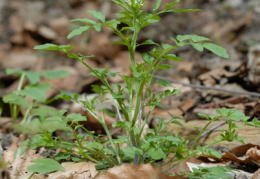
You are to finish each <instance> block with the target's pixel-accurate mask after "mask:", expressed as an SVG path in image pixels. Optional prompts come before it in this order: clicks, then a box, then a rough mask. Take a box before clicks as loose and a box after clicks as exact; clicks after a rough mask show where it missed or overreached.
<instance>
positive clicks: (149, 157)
mask: <svg viewBox="0 0 260 179" xmlns="http://www.w3.org/2000/svg"><path fill="white" fill-rule="evenodd" d="M112 1H113V2H114V3H116V4H117V5H119V6H120V7H122V9H123V11H122V12H119V13H118V15H120V16H121V17H120V18H118V19H113V20H109V21H107V20H106V18H105V16H104V15H103V14H102V13H101V12H97V11H94V10H89V11H87V12H88V13H90V14H91V15H92V16H93V17H94V18H96V19H97V21H94V20H91V19H87V18H83V19H74V20H72V22H81V23H83V24H85V25H84V26H81V27H79V28H77V29H75V30H73V31H72V32H71V33H70V34H69V35H68V38H69V39H70V38H72V37H74V36H76V35H81V34H82V33H83V32H85V31H88V30H90V29H95V30H96V31H98V32H99V31H100V30H101V28H102V27H108V28H111V29H113V31H114V33H115V34H116V35H118V36H119V37H121V38H122V41H116V42H113V43H112V44H122V45H125V46H126V47H127V48H128V50H129V55H130V59H131V64H132V66H131V68H130V71H131V75H129V76H126V75H122V74H120V73H112V72H108V71H107V68H106V69H99V68H91V67H90V66H89V65H88V63H87V62H85V61H84V59H86V58H90V57H92V56H84V55H81V54H79V53H74V52H70V50H71V49H73V48H74V47H72V46H69V45H55V44H45V45H39V46H36V47H35V48H34V49H36V50H54V51H60V52H64V53H66V54H67V56H68V57H69V58H74V59H76V60H78V61H80V62H81V63H82V64H83V65H85V66H86V67H87V68H88V69H90V70H91V74H92V75H93V76H95V77H97V78H99V80H100V81H101V82H102V83H103V85H102V86H97V85H94V86H93V91H94V92H96V93H97V94H98V95H97V96H96V97H95V98H92V99H88V98H87V97H86V98H85V99H81V98H80V97H79V95H77V94H72V93H68V92H64V93H63V94H61V95H60V96H59V97H60V98H62V99H68V100H73V101H76V102H78V103H80V104H82V105H83V106H84V108H85V109H86V110H87V111H88V112H89V113H90V114H92V115H93V116H94V117H95V118H96V120H97V121H99V122H100V123H101V124H102V126H103V128H104V131H105V132H106V135H107V137H108V140H104V139H103V138H102V136H100V135H96V134H94V132H93V131H89V130H88V129H86V128H85V127H84V126H83V125H81V124H80V122H81V121H85V120H87V119H86V118H85V117H83V116H80V115H79V114H70V115H68V116H66V115H64V114H65V112H66V111H65V110H61V111H57V110H54V109H52V110H47V111H46V106H45V107H44V106H41V107H40V108H37V109H36V110H34V111H33V112H34V115H37V117H38V119H40V120H38V119H35V120H34V123H31V124H30V126H39V123H40V124H41V125H42V128H40V129H38V130H37V131H35V132H36V133H38V134H36V135H35V136H34V137H33V138H31V139H28V140H26V141H25V142H24V143H23V144H24V147H25V148H28V147H30V148H33V149H35V148H37V147H40V146H44V147H46V148H50V149H57V148H63V149H65V151H66V152H60V153H59V154H58V155H56V156H55V159H56V160H73V161H82V160H87V161H92V162H94V163H96V164H97V166H96V167H97V169H106V168H108V167H113V166H116V165H121V164H123V163H132V164H135V165H136V164H140V163H155V164H158V165H160V166H163V165H166V164H171V166H170V167H169V168H168V169H167V170H166V172H167V171H169V170H170V169H171V168H173V167H174V166H176V165H178V164H179V163H180V162H181V161H183V160H184V159H187V158H190V157H196V156H200V155H203V154H210V155H213V156H215V157H218V158H220V157H221V155H220V154H219V153H218V152H216V151H214V150H213V149H211V148H210V147H211V146H212V145H214V144H216V143H218V142H221V141H225V140H227V141H233V140H239V141H243V139H241V138H240V137H238V135H237V133H236V129H237V128H238V127H237V126H236V124H235V122H236V121H244V124H243V125H246V124H247V122H246V120H247V119H248V117H246V116H245V115H244V114H243V113H242V112H240V111H238V110H235V109H226V108H222V109H220V110H217V113H218V115H212V116H207V115H204V114H200V115H201V116H203V117H205V118H206V119H208V120H209V123H208V125H209V124H210V123H212V122H213V121H215V120H218V119H219V118H222V117H227V118H228V119H229V120H227V122H226V123H227V124H228V127H229V128H228V130H227V131H223V134H222V135H221V136H220V137H219V139H216V140H215V142H213V143H212V144H209V145H207V146H197V141H198V139H199V138H200V136H201V135H202V133H203V132H205V131H206V130H207V126H208V125H206V126H205V128H203V130H202V131H200V134H199V135H198V136H197V137H196V140H195V142H194V143H193V145H192V146H191V148H190V149H189V148H188V144H189V141H187V140H185V139H183V138H181V137H180V136H178V134H172V133H170V132H169V131H167V130H166V129H165V127H166V125H167V124H169V123H175V124H179V125H181V123H179V122H178V121H177V120H178V119H180V118H178V117H176V116H174V115H172V114H169V115H170V116H171V120H169V121H165V120H164V119H160V122H159V124H158V125H155V128H154V129H149V131H148V132H144V127H145V124H146V122H147V120H148V118H149V116H150V115H151V112H152V110H153V109H154V108H155V107H163V106H162V105H161V104H160V100H162V99H163V98H166V97H168V96H171V95H175V94H178V93H179V90H177V89H174V87H173V86H172V85H171V84H170V83H169V82H168V81H166V80H163V79H159V80H158V79H156V78H155V72H156V70H158V69H162V70H168V69H171V68H172V66H171V65H168V64H165V63H164V62H165V61H166V60H172V61H182V59H180V58H179V57H177V56H176V55H174V54H171V51H172V50H174V49H178V48H179V47H182V46H184V45H191V46H193V47H194V48H195V49H196V50H198V51H203V49H204V48H205V49H208V50H210V51H211V52H213V53H214V54H216V55H218V56H220V57H223V58H228V54H227V52H226V50H225V49H224V48H222V47H220V46H218V45H215V44H213V43H208V41H210V39H208V38H206V37H202V36H197V35H178V36H176V38H173V37H170V39H171V40H172V43H174V45H171V44H161V45H160V44H158V43H155V42H153V41H152V40H147V41H145V42H143V43H141V44H138V43H137V38H138V34H139V32H140V30H141V29H142V28H144V27H145V26H148V25H150V24H153V23H156V22H158V21H160V16H159V15H160V14H162V13H168V12H196V11H199V10H197V9H195V10H192V9H173V6H174V5H176V4H177V3H178V2H180V0H176V1H173V2H172V3H170V4H167V5H166V6H165V7H163V8H161V7H160V6H161V0H157V1H156V2H155V3H154V6H153V10H152V12H151V13H148V12H146V11H144V10H142V8H143V6H144V3H145V0H129V1H125V0H112ZM160 8H161V9H162V10H159V9H160ZM118 24H124V25H125V27H123V28H121V29H119V26H118ZM142 45H154V46H156V47H155V48H153V49H152V50H151V51H149V52H147V53H143V54H142V59H143V62H142V63H137V62H136V61H135V52H136V48H137V47H138V46H142ZM116 75H118V76H120V77H121V78H122V79H123V81H124V82H125V86H122V85H120V84H110V83H109V82H108V78H112V77H115V76H116ZM155 83H157V84H160V85H163V86H167V87H170V88H172V90H165V91H164V92H163V93H161V94H155V93H153V92H152V91H151V90H150V86H151V85H153V84H155ZM18 91H19V90H18ZM107 94H110V95H111V97H112V99H113V100H114V102H115V106H116V112H117V116H118V118H119V120H118V121H117V122H115V123H114V124H113V125H112V127H118V128H121V129H122V130H123V134H125V135H123V136H118V137H117V138H113V137H112V135H111V133H110V131H109V129H108V126H107V125H106V123H105V118H104V114H105V113H106V112H107V110H106V109H104V107H103V103H104V101H106V100H107V99H106V98H104V95H107ZM26 95H29V96H30V94H29V93H26ZM6 98H7V97H6ZM5 102H8V103H11V100H5ZM11 104H13V103H11ZM14 105H18V106H19V105H20V103H19V104H17V103H15V104H14ZM97 105H99V106H101V115H98V114H97V113H96V110H95V109H96V106H97ZM144 108H149V112H148V114H147V115H146V116H143V112H144ZM15 114H16V113H15ZM14 117H15V115H14ZM26 117H27V116H25V119H24V120H26ZM48 122H51V124H49V123H48ZM52 122H56V123H62V124H63V125H65V127H64V130H65V133H64V136H56V137H54V136H53V135H52V132H54V131H55V130H58V129H56V128H49V127H50V126H51V125H52ZM23 124H24V123H23ZM43 124H44V125H43ZM255 124H256V123H255V122H252V123H250V125H255ZM45 125H46V126H45ZM44 126H45V127H44ZM27 128H28V127H27V126H26V125H23V127H22V128H21V129H22V130H21V131H22V132H28V130H26V129H27ZM79 128H81V129H83V131H84V133H78V132H77V130H78V129H79ZM39 130H40V131H39ZM71 137H73V138H74V139H75V141H76V142H72V141H71ZM86 138H88V140H85V139H86ZM121 144H127V147H125V148H122V149H121V148H120V146H121ZM170 153H172V154H174V155H173V157H168V156H169V154H170ZM164 159H167V161H166V162H165V161H164V162H161V160H164Z"/></svg>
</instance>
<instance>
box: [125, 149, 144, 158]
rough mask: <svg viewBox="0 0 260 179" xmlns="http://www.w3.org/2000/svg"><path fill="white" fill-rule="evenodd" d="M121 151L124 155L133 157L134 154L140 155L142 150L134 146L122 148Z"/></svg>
mask: <svg viewBox="0 0 260 179" xmlns="http://www.w3.org/2000/svg"><path fill="white" fill-rule="evenodd" d="M122 151H123V152H124V156H125V157H130V158H134V156H135V155H139V156H140V155H142V153H143V151H142V150H141V149H138V148H136V147H126V148H123V149H122Z"/></svg>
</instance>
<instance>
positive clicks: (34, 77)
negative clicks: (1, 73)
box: [6, 68, 40, 84]
mask: <svg viewBox="0 0 260 179" xmlns="http://www.w3.org/2000/svg"><path fill="white" fill-rule="evenodd" d="M6 74H7V75H11V74H19V75H22V74H24V75H25V77H26V78H27V79H28V80H29V81H30V83H31V84H36V83H38V82H39V81H40V74H39V73H37V72H32V71H24V70H16V69H11V68H7V69H6Z"/></svg>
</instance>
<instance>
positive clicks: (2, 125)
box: [0, 117, 12, 132]
mask: <svg viewBox="0 0 260 179" xmlns="http://www.w3.org/2000/svg"><path fill="white" fill-rule="evenodd" d="M11 124H12V118H10V117H0V132H5V131H7V130H9V129H10V126H11Z"/></svg>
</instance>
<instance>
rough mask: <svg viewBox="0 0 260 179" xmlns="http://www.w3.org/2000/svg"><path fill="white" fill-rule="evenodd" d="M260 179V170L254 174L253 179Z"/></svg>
mask: <svg viewBox="0 0 260 179" xmlns="http://www.w3.org/2000/svg"><path fill="white" fill-rule="evenodd" d="M259 178H260V169H258V170H257V171H256V172H255V173H254V175H253V177H252V179H259Z"/></svg>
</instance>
